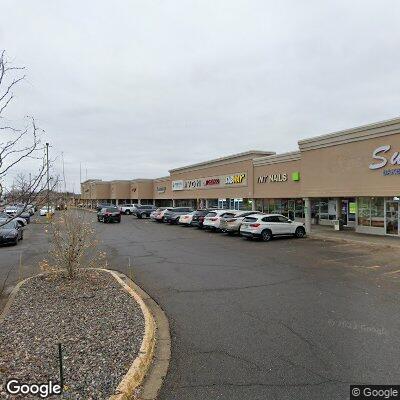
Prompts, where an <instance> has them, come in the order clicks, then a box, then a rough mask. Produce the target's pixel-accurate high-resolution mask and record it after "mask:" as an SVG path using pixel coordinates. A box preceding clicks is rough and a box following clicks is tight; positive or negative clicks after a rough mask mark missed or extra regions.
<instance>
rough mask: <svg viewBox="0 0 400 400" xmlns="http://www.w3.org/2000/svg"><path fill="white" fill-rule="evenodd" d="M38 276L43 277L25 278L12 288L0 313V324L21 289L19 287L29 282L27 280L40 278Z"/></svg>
mask: <svg viewBox="0 0 400 400" xmlns="http://www.w3.org/2000/svg"><path fill="white" fill-rule="evenodd" d="M40 275H43V274H38V275H34V276H30V277H28V278H25V279H24V280H22V281H20V282H18V283H17V284H16V285H15V286H14V288H13V289H12V291H11V293H10V294H9V295H8V300H7V302H6V304H5V306H4V308H3V310H2V311H1V313H0V324H1V323H2V322H3V321H4V318H5V317H6V316H7V314H8V311H9V310H10V308H11V305H12V303H13V301H14V299H15V296H16V295H17V293H18V291H19V289H20V288H21V286H22V285H23V284H24V283H25V282H27V281H29V279H32V278H33V277H35V276H40Z"/></svg>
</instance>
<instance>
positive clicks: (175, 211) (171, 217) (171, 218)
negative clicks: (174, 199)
mask: <svg viewBox="0 0 400 400" xmlns="http://www.w3.org/2000/svg"><path fill="white" fill-rule="evenodd" d="M192 211H194V210H193V208H191V207H174V208H172V209H168V210H167V211H165V213H164V217H163V220H164V222H167V223H169V224H171V225H172V224H177V223H178V222H179V217H180V216H181V215H183V214H187V213H189V212H192Z"/></svg>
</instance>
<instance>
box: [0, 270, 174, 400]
mask: <svg viewBox="0 0 400 400" xmlns="http://www.w3.org/2000/svg"><path fill="white" fill-rule="evenodd" d="M96 269H97V270H99V271H104V272H107V273H109V274H111V275H112V276H113V277H114V278H115V280H116V281H117V282H118V283H119V284H120V285H121V286H122V287H123V288H124V289H125V290H126V291H127V292H128V293H129V294H130V295H131V296H132V297H133V298H134V300H135V301H136V302H137V303H138V304H139V306H140V308H141V310H142V312H143V315H144V319H145V332H144V336H143V340H142V344H141V346H140V350H139V355H138V356H137V357H136V358H135V360H134V361H133V363H132V364H131V366H130V368H129V370H128V372H127V373H126V374H125V376H124V377H123V378H122V380H121V382H120V383H119V385H118V386H117V388H116V390H115V394H114V395H112V396H111V397H110V398H109V400H130V399H132V398H137V397H133V396H134V393H135V392H136V391H139V388H140V389H141V395H140V397H139V399H140V400H155V399H156V398H157V395H158V392H159V390H160V389H161V386H162V384H163V381H164V378H165V376H166V375H167V371H168V367H169V360H170V358H171V338H170V331H169V324H168V319H167V317H166V315H165V313H164V312H163V310H162V309H161V308H160V307H159V305H158V304H157V303H156V302H155V301H154V300H153V299H152V298H151V297H150V296H149V295H148V294H147V293H146V292H144V291H143V290H142V289H141V288H140V287H139V286H137V285H136V284H135V283H134V282H133V281H132V280H131V279H129V278H128V277H127V276H126V275H124V274H122V273H120V272H117V271H111V270H108V269H103V268H96ZM41 275H44V274H43V273H42V274H37V275H34V276H30V277H28V278H26V279H24V280H22V281H21V282H18V284H17V285H16V286H14V288H13V290H12V291H11V293H10V294H9V297H8V300H7V302H6V304H5V306H4V308H3V310H2V311H1V313H0V323H1V322H2V321H3V320H4V318H5V317H6V316H7V314H8V312H9V310H10V308H11V305H12V303H13V301H14V299H15V297H16V295H17V293H18V291H19V289H20V288H21V286H22V285H23V284H24V283H25V282H27V281H28V280H29V279H32V278H35V277H37V276H41ZM156 323H157V325H156ZM156 343H157V346H156Z"/></svg>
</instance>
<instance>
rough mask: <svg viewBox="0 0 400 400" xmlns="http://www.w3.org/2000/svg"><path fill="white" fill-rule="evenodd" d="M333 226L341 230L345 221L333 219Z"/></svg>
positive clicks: (336, 229)
mask: <svg viewBox="0 0 400 400" xmlns="http://www.w3.org/2000/svg"><path fill="white" fill-rule="evenodd" d="M333 228H334V229H335V231H341V230H342V229H343V221H342V220H341V219H335V220H333Z"/></svg>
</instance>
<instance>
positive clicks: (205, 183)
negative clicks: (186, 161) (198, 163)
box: [172, 172, 247, 191]
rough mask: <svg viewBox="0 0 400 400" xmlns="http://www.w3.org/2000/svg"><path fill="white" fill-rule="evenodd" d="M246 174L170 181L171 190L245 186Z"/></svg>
mask: <svg viewBox="0 0 400 400" xmlns="http://www.w3.org/2000/svg"><path fill="white" fill-rule="evenodd" d="M246 185H247V174H246V173H245V172H238V173H235V174H231V175H220V176H210V177H206V178H196V179H187V180H179V181H172V190H174V191H176V190H194V189H213V188H218V187H225V186H246Z"/></svg>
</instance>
